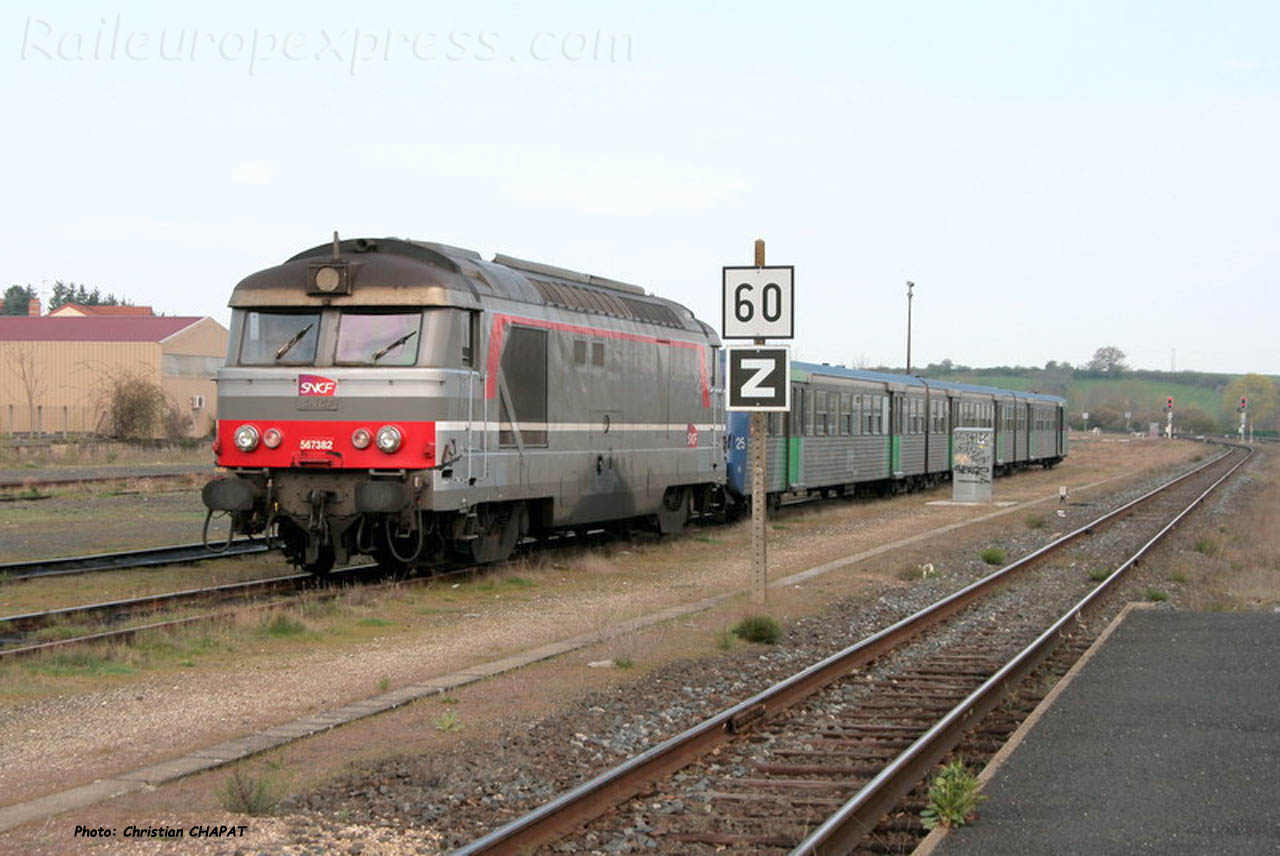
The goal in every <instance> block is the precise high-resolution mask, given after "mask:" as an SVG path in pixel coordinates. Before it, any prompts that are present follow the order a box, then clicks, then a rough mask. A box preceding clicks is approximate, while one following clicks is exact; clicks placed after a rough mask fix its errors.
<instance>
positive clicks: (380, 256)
mask: <svg viewBox="0 0 1280 856" xmlns="http://www.w3.org/2000/svg"><path fill="white" fill-rule="evenodd" d="M326 261H333V262H334V263H335V264H336V265H342V266H345V268H346V270H347V271H348V272H349V273H348V276H349V281H350V283H351V293H350V294H327V295H326V294H317V293H315V292H309V291H308V284H309V276H310V273H309V272H310V271H313V270H314V269H315V268H316V267H317V265H323V263H324V262H326ZM495 298H496V299H502V300H510V301H515V302H519V303H530V304H538V305H549V306H556V307H559V308H562V309H569V310H576V311H579V312H587V313H591V314H595V315H605V316H610V317H614V318H624V319H629V320H632V321H636V322H639V323H644V324H657V325H660V326H664V327H672V328H676V329H683V330H690V331H697V332H699V333H702V334H703V335H708V336H714V332H713V331H712V330H711V329H710V328H709V327H707V325H705V324H703V323H702V322H700V321H698V320H697V319H696V318H694V316H693V313H692V312H690V311H689V310H688V309H686V308H685V307H684V306H682V305H680V304H679V303H675V302H674V301H670V300H666V299H664V298H661V297H656V296H653V295H649V294H646V293H645V290H644V289H643V288H641V287H640V286H636V285H629V284H627V283H623V282H618V281H616V280H611V279H606V278H604V277H599V276H593V275H591V274H585V273H579V272H577V271H572V270H568V269H567V268H560V267H555V266H552V265H546V264H541V263H538V262H530V261H525V260H523V259H518V258H515V257H514V256H505V255H501V254H499V255H496V256H494V258H493V260H492V261H485V260H484V259H483V258H481V256H480V254H479V253H477V252H475V251H473V250H467V249H463V248H460V247H452V246H449V245H448V244H438V243H432V242H429V241H411V240H403V239H400V238H378V239H371V238H356V239H348V240H343V241H337V240H336V239H335V241H334V242H332V243H328V244H321V245H319V246H315V247H312V248H311V249H308V250H304V251H302V252H301V253H298V254H297V255H295V256H293V257H291V258H289V259H287V260H286V261H285V262H284V263H283V264H280V265H277V266H276V267H272V268H267V269H266V270H261V271H258V272H257V273H254V274H251V275H250V276H248V277H246V278H245V279H243V280H241V281H240V283H239V284H238V285H237V286H236V287H235V290H234V291H233V292H232V293H231V300H230V303H229V305H230V306H232V307H234V308H259V307H287V306H297V307H303V306H309V307H314V306H316V305H324V306H328V305H332V306H406V305H409V306H420V305H421V306H459V307H464V308H475V309H478V308H482V307H484V306H486V305H487V303H488V301H489V300H491V299H495Z"/></svg>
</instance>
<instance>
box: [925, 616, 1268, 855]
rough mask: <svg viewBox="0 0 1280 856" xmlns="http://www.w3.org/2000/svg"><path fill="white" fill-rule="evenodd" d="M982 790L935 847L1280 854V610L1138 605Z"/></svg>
mask: <svg viewBox="0 0 1280 856" xmlns="http://www.w3.org/2000/svg"><path fill="white" fill-rule="evenodd" d="M984 792H985V793H986V794H987V795H988V797H989V799H988V800H987V801H986V802H985V803H983V804H982V806H981V808H980V812H981V817H980V818H979V819H978V821H977V822H976V823H975V824H973V825H971V826H966V827H962V828H960V829H957V830H953V831H952V832H950V833H949V834H947V835H946V836H945V837H943V838H942V839H941V840H940V841H937V842H936V847H933V848H932V852H933V853H934V854H936V856H979V854H981V856H1003V854H1009V856H1014V854H1017V856H1024V854H1058V853H1061V854H1113V853H1114V854H1119V853H1124V854H1129V853H1152V854H1179V855H1180V856H1181V854H1221V853H1241V854H1244V853H1249V854H1253V853H1280V615H1276V614H1271V613H1249V614H1239V613H1237V614H1224V613H1186V612H1172V611H1167V610H1134V611H1131V612H1129V614H1128V615H1127V617H1126V618H1125V619H1124V620H1123V621H1122V622H1120V624H1119V625H1118V626H1117V627H1116V628H1115V631H1114V632H1113V633H1112V634H1111V635H1110V637H1109V639H1108V640H1107V641H1106V642H1105V643H1104V644H1102V645H1101V647H1099V648H1098V649H1097V650H1096V652H1095V653H1094V655H1093V656H1092V658H1091V659H1090V660H1089V661H1088V662H1087V663H1085V664H1084V665H1083V666H1082V668H1081V669H1080V671H1079V673H1078V674H1077V675H1076V676H1075V678H1074V679H1073V680H1072V681H1071V682H1070V683H1069V684H1068V685H1067V686H1066V687H1065V688H1064V689H1063V690H1062V692H1061V694H1060V695H1059V696H1058V697H1057V699H1056V700H1055V701H1053V703H1052V704H1051V705H1050V706H1049V707H1048V708H1047V709H1046V710H1045V711H1044V712H1043V715H1042V716H1041V717H1040V718H1039V720H1038V721H1037V722H1035V724H1033V725H1032V726H1031V727H1030V729H1029V730H1028V731H1027V733H1026V734H1025V736H1024V738H1023V739H1022V741H1021V742H1020V743H1019V745H1018V746H1017V747H1016V748H1014V749H1013V750H1012V752H1011V753H1010V754H1009V755H1008V757H1007V759H1006V760H1005V761H1004V762H1003V763H1000V764H999V766H998V767H997V768H996V769H995V770H994V772H993V774H992V777H991V779H990V781H989V782H988V783H987V784H986V787H985V789H984ZM931 843H934V842H932V841H930V840H929V839H926V843H925V845H924V847H923V848H922V849H926V850H928V849H930V847H929V845H930V844H931Z"/></svg>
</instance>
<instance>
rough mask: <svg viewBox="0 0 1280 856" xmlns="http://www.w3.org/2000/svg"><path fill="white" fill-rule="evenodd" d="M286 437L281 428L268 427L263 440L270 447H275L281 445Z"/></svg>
mask: <svg viewBox="0 0 1280 856" xmlns="http://www.w3.org/2000/svg"><path fill="white" fill-rule="evenodd" d="M283 439H284V434H282V433H280V429H279V428H268V429H267V430H266V431H264V432H263V434H262V442H263V444H264V445H265V446H266V447H267V448H268V449H274V448H276V447H278V446H279V445H280V441H281V440H283Z"/></svg>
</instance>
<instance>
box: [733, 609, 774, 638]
mask: <svg viewBox="0 0 1280 856" xmlns="http://www.w3.org/2000/svg"><path fill="white" fill-rule="evenodd" d="M733 635H734V636H737V637H738V638H739V639H745V640H746V641H748V642H757V643H760V644H763V645H773V644H775V643H776V642H777V641H778V640H779V639H781V638H782V625H781V624H779V623H778V622H777V621H775V620H774V619H772V618H770V617H769V616H767V615H749V616H747V617H746V618H744V619H742V620H741V621H739V622H738V623H737V624H735V625H734V626H733Z"/></svg>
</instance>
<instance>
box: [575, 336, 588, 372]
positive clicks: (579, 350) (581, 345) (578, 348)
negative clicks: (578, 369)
mask: <svg viewBox="0 0 1280 856" xmlns="http://www.w3.org/2000/svg"><path fill="white" fill-rule="evenodd" d="M573 362H574V363H575V364H577V365H580V366H585V365H586V364H587V343H586V342H585V341H583V340H582V339H574V340H573Z"/></svg>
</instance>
